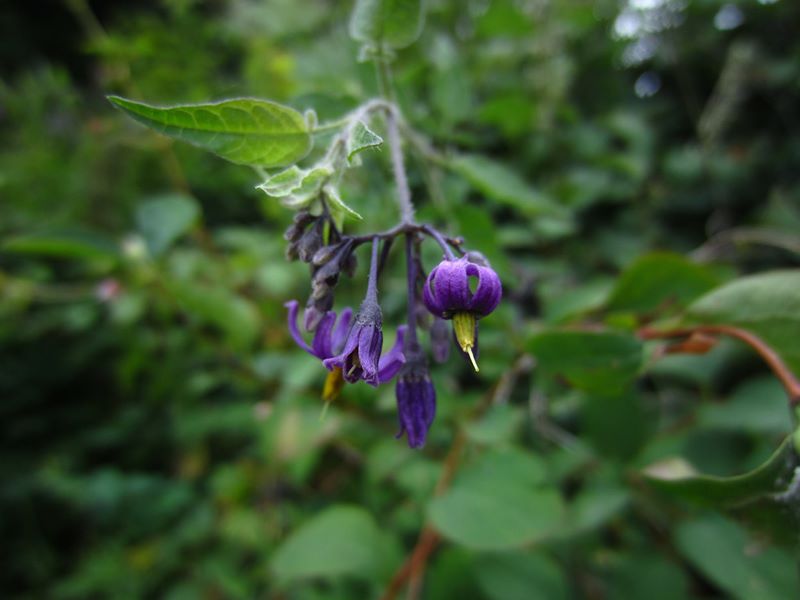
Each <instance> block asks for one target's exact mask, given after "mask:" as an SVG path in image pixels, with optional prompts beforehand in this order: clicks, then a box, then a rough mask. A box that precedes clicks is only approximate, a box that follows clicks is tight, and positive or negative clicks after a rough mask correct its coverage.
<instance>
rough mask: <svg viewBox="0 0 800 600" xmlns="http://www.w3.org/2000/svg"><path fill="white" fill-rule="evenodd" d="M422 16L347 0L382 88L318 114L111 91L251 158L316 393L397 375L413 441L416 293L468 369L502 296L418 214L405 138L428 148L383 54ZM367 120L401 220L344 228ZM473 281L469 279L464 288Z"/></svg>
mask: <svg viewBox="0 0 800 600" xmlns="http://www.w3.org/2000/svg"><path fill="white" fill-rule="evenodd" d="M423 20H424V10H423V5H422V3H421V2H419V1H418V0H416V1H409V2H395V3H386V4H385V5H383V4H380V3H376V2H374V1H372V0H357V2H356V7H355V9H354V11H353V17H352V19H351V23H350V31H351V34H352V36H353V37H354V39H356V40H357V41H359V42H360V43H362V49H361V56H362V58H364V59H366V60H372V61H373V62H374V64H375V66H376V73H377V78H378V87H379V89H380V97H378V98H372V99H369V100H367V101H366V102H364V103H363V104H361V105H360V106H358V107H357V108H355V109H354V110H352V111H351V112H349V113H348V114H346V115H344V116H343V117H342V118H341V119H338V120H336V121H332V122H328V123H322V124H318V123H317V118H316V115H315V114H314V113H313V111H306V113H305V114H301V113H300V112H298V111H296V110H294V109H292V108H290V107H288V106H283V105H281V104H277V103H275V102H272V101H266V100H256V99H250V98H240V99H229V100H223V101H221V102H210V103H204V104H191V105H189V104H184V105H175V106H152V105H149V104H144V103H141V102H136V101H133V100H128V99H124V98H120V97H117V96H109V100H110V101H111V103H112V104H114V106H115V107H117V108H118V109H120V110H122V111H124V112H125V113H126V114H128V115H129V116H130V117H132V118H133V119H134V120H136V121H138V122H139V123H141V124H144V125H146V126H148V127H150V128H152V129H155V130H156V131H158V132H159V133H162V134H164V135H167V136H171V137H173V138H176V139H179V140H183V141H186V142H189V143H191V144H194V145H196V146H199V147H201V148H204V149H206V150H209V151H211V152H214V153H216V154H217V155H219V156H221V157H222V158H225V159H227V160H230V161H232V162H235V163H237V164H244V165H249V166H251V167H252V168H253V169H254V170H255V171H256V173H258V174H259V176H260V177H261V179H262V181H261V183H259V185H257V186H256V187H257V188H258V189H259V190H261V191H262V192H264V193H265V194H267V195H268V196H270V197H271V198H275V199H277V200H279V201H280V202H281V203H282V204H283V205H284V206H286V207H287V208H289V209H290V210H294V211H296V216H295V218H294V220H293V222H292V224H291V225H290V226H289V228H288V229H287V230H286V231H285V233H284V238H285V240H286V242H287V248H286V257H287V259H288V260H298V261H301V262H303V263H306V264H307V265H308V267H309V283H310V292H309V295H308V298H307V300H306V304H305V309H304V311H303V317H302V325H303V329H305V330H306V331H307V332H309V333H311V334H313V337H312V338H311V342H310V343H309V342H307V341H306V340H305V339H304V337H303V334H302V333H301V331H300V328H299V327H298V316H299V309H300V304H299V302H297V301H295V300H292V301H290V302H288V303H287V304H286V307H287V308H288V312H289V314H288V317H289V318H288V329H289V334H290V335H291V337H292V338H293V339H294V340H295V342H296V343H297V344H298V345H299V346H300V347H301V348H302V349H303V350H305V351H306V352H308V353H309V354H311V355H313V356H315V357H316V358H317V359H319V360H320V361H321V362H322V364H323V365H324V366H325V367H326V368H327V369H328V370H329V376H328V379H327V381H326V384H325V388H324V390H323V397H324V399H325V400H326V401H330V400H332V399H333V398H335V397H336V396H337V395H338V393H339V391H340V390H341V389H342V388H343V387H344V385H345V384H346V383H349V384H357V383H358V382H359V381H364V382H366V383H368V384H370V385H373V386H378V385H380V384H382V383H386V382H388V381H390V380H392V379H393V378H394V377H396V376H398V374H399V377H398V380H397V383H396V388H395V390H396V396H397V403H398V415H399V422H400V434H401V435H402V434H405V435H406V436H407V438H408V443H409V445H410V446H412V447H414V448H419V447H422V446H423V445H424V444H425V441H426V439H427V434H428V431H429V429H430V427H431V425H432V422H433V418H434V415H435V411H436V391H435V388H434V385H433V381H432V378H431V375H430V372H429V370H428V359H427V356H426V354H425V350H424V349H423V346H422V344H420V342H419V339H418V336H417V327H418V323H417V321H418V318H419V310H418V306H419V304H418V298H419V300H420V301H422V302H424V306H426V307H427V309H428V310H430V311H431V312H433V313H434V315H436V317H437V319H435V320H434V323H433V326H432V327H430V326H428V325H426V326H425V329H429V330H430V331H429V333H430V336H431V345H432V351H433V355H434V358H435V359H436V360H437V361H438V362H443V361H444V360H446V358H447V354H448V345H449V340H448V338H449V334H447V332H446V330H447V327H446V325H445V324H444V322H443V320H452V321H453V325H454V331H455V335H456V339H457V341H458V345H459V346H460V348H461V349H462V350H463V351H464V352H465V353H466V354H467V355H468V356H469V357H470V359H471V360H472V362H473V364H475V368H476V370H477V364H476V361H475V354H476V352H477V324H476V321H477V319H479V318H481V317H484V316H486V315H487V314H489V313H490V312H491V311H492V310H494V308H495V307H496V306H497V303H498V302H499V301H500V295H501V286H500V282H499V279H498V277H497V275H496V274H495V273H494V271H492V270H491V268H490V267H489V266H488V264H478V262H477V261H476V260H474V258H471V257H472V256H473V255H471V254H469V253H466V252H465V250H464V249H463V248H462V244H463V242H461V241H460V240H455V239H452V238H449V237H447V236H446V235H444V234H443V233H441V232H440V231H439V230H437V229H436V228H435V227H433V226H432V225H430V224H423V223H418V222H417V221H416V217H415V210H414V204H413V202H412V194H411V189H410V187H409V184H408V177H407V175H406V167H405V160H404V153H403V145H404V143H409V145H410V147H412V148H414V149H415V150H416V151H418V152H419V153H420V154H421V156H422V157H423V158H424V159H426V160H427V159H431V160H433V157H435V156H436V151H435V150H434V149H433V146H432V144H431V143H430V142H429V141H427V140H426V139H425V138H424V137H423V136H422V135H421V134H419V133H418V132H416V131H414V130H413V128H412V127H411V126H410V124H409V123H407V122H406V121H405V120H404V118H403V115H402V112H401V110H400V107H399V106H398V105H397V103H396V101H395V100H394V94H393V88H392V82H391V73H390V70H389V61H390V60H391V59H392V58H393V56H394V52H395V51H397V50H398V49H400V48H403V47H405V46H407V45H409V44H411V43H413V42H414V41H415V40H416V38H417V37H418V36H419V34H420V31H421V29H422V24H423ZM376 130H377V131H381V132H382V133H383V132H385V136H386V142H387V146H388V150H389V152H388V155H389V163H390V168H391V173H392V179H393V181H394V188H395V194H396V202H397V206H398V208H399V219H398V222H397V223H396V224H395V225H394V226H393V227H391V228H389V229H387V230H384V231H369V232H367V233H363V234H359V235H353V234H350V233H348V232H347V231H346V230H347V221H348V219H355V220H360V219H361V216H360V215H359V214H358V213H357V212H356V211H355V210H353V209H352V208H351V207H350V206H349V205H348V204H347V203H346V200H347V197H346V196H347V194H346V193H343V188H342V181H343V178H344V175H345V174H346V173H347V172H348V171H350V170H351V169H354V168H356V167H358V165H359V164H360V163H361V155H362V153H366V152H368V151H369V150H370V149H375V148H378V147H380V146H381V145H383V143H384V139H383V138H382V137H381V135H379V134H378V133H376ZM320 134H326V135H328V136H329V137H328V139H329V142H328V145H327V148H325V149H324V151H323V152H321V153H312V149H313V144H314V141H315V140H316V139H320V137H319V136H320ZM307 156H311V157H313V158H311V159H309V160H307V161H306V163H307V164H304V165H303V166H300V165H298V164H297V163H298V162H300V161H302V160H303V159H305V158H306V157H307ZM436 160H441V159H440V158H436ZM344 189H345V192H346V188H344ZM398 237H403V238H404V239H405V242H406V243H405V249H406V252H405V258H406V274H407V283H408V285H407V299H406V301H407V308H408V310H407V319H406V321H407V322H406V323H405V324H404V325H400V326H399V327H398V328H397V337H396V341H395V343H394V345H393V346H392V348H391V349H390V350H389V351H388V352H387V353H383V352H382V350H383V331H384V315H383V311H382V309H381V306H380V303H379V298H378V279H379V278H380V277H387V276H389V274H388V273H386V272H385V268H384V267H385V265H386V264H387V258H388V255H389V253H390V252H391V249H392V247H393V242H394V240H396V239H397V238H398ZM427 240H432V241H433V242H435V243H436V244H438V245H439V247H440V248H441V250H442V252H443V254H444V257H445V258H444V260H443V261H442V262H441V263H440V264H439V265H438V266H436V267H435V268H434V269H433V270H432V271H431V273H430V275H429V276H428V279H427V281H423V279H424V275H423V271H424V266H423V265H422V264H421V260H420V256H421V253H420V251H419V250H420V245H421V244H423V243H424V242H425V241H427ZM367 243H369V244H370V245H371V252H370V257H371V260H370V263H369V270H368V273H367V280H366V293H365V296H364V300H363V302H362V303H361V306H360V307H359V310H358V312H357V314H355V316H354V315H353V311H352V310H351V309H350V308H344V309H341V310H340V312H339V314H338V317H337V312H336V310H335V308H334V307H335V304H336V289H337V287H338V285H339V283H340V280H341V275H342V274H343V273H344V274H345V275H347V276H348V277H349V278H356V277H358V269H357V262H356V253H357V251H358V249H359V248H360V247H361V246H362V245H364V244H367ZM471 279H474V280H476V281H477V287H476V289H475V291H474V293H473V292H472V291H471V289H470V283H469V282H470V280H471ZM420 286H421V291H420ZM385 289H390V288H388V287H386V288H385ZM423 321H424V320H423Z"/></svg>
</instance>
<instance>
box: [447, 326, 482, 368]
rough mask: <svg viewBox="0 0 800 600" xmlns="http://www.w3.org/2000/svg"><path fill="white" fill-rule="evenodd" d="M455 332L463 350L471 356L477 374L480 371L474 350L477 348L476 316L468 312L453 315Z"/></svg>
mask: <svg viewBox="0 0 800 600" xmlns="http://www.w3.org/2000/svg"><path fill="white" fill-rule="evenodd" d="M453 330H454V331H455V333H456V340H458V345H459V346H461V350H463V351H464V353H465V354H467V355H468V356H469V360H470V361H471V362H472V367H473V368H474V369H475V372H476V373H477V372H478V371H480V369H479V368H478V363H477V362H476V360H475V355H474V354H473V353H472V349H473V348H474V347H475V315H473V314H472V313H468V312H457V313H456V314H454V315H453Z"/></svg>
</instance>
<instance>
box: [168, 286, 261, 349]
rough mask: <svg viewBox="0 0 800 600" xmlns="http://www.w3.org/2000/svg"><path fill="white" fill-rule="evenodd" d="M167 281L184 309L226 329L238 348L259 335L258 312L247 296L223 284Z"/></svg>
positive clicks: (200, 318) (204, 320)
mask: <svg viewBox="0 0 800 600" xmlns="http://www.w3.org/2000/svg"><path fill="white" fill-rule="evenodd" d="M164 283H165V285H166V287H167V289H168V290H169V292H170V294H171V295H172V296H173V297H174V298H175V300H176V301H177V303H178V305H180V306H181V308H183V309H184V310H186V311H187V312H188V313H189V314H191V315H193V316H194V317H196V318H198V319H199V320H200V321H202V322H204V323H207V324H210V325H214V326H215V327H217V328H218V329H220V330H222V331H224V332H225V333H226V334H227V336H228V339H229V340H230V341H231V343H232V344H234V345H236V346H237V347H245V346H247V345H249V344H250V343H252V342H253V341H254V340H255V338H256V336H258V334H259V315H258V312H257V310H256V308H255V307H254V306H253V305H252V304H250V302H248V301H247V300H245V299H244V298H242V297H240V296H237V295H236V294H234V293H233V292H231V291H229V290H227V289H225V288H223V287H211V286H207V285H202V284H198V283H193V282H189V281H181V280H166V281H165V282H164Z"/></svg>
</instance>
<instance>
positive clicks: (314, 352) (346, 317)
mask: <svg viewBox="0 0 800 600" xmlns="http://www.w3.org/2000/svg"><path fill="white" fill-rule="evenodd" d="M284 306H285V307H286V308H288V309H289V333H290V334H291V336H292V338H293V339H294V341H295V342H296V343H297V345H298V346H300V347H301V348H302V349H303V350H305V351H306V352H308V353H309V354H310V355H311V356H316V357H317V358H318V359H320V360H325V359H326V358H330V357H331V356H334V355H336V354H337V353H339V352H340V351H341V349H342V346H343V345H344V342H345V339H346V337H347V332H348V331H349V330H350V321H352V319H353V309H351V308H350V307H347V308H345V309H344V310H343V311H342V314H341V316H340V317H339V323H338V325H336V327H334V324H336V312H334V311H332V310H329V311H328V312H326V313H325V315H323V317H322V318H321V319H320V320H319V324H318V325H317V330H316V332H315V333H314V339H313V340H311V345H310V346H309V345H308V344H307V343H306V341H305V340H304V339H303V336H302V335H301V334H300V330H299V329H298V327H297V313H298V310H299V307H300V304H299V303H298V302H297V300H291V301H289V302H287V303H286V304H284Z"/></svg>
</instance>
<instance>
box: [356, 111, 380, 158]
mask: <svg viewBox="0 0 800 600" xmlns="http://www.w3.org/2000/svg"><path fill="white" fill-rule="evenodd" d="M382 143H383V138H382V137H381V136H379V135H378V134H377V133H375V132H374V131H372V130H371V129H370V128H369V127H367V126H366V125H365V124H364V123H362V122H361V121H359V122H358V123H356V124H355V126H354V127H353V128H352V129H351V130H350V136H349V137H348V138H347V160H349V161H352V160H353V157H354V156H355V155H356V154H358V153H359V152H361V151H362V150H366V149H367V148H377V147H378V146H380V145H381V144H382Z"/></svg>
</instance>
